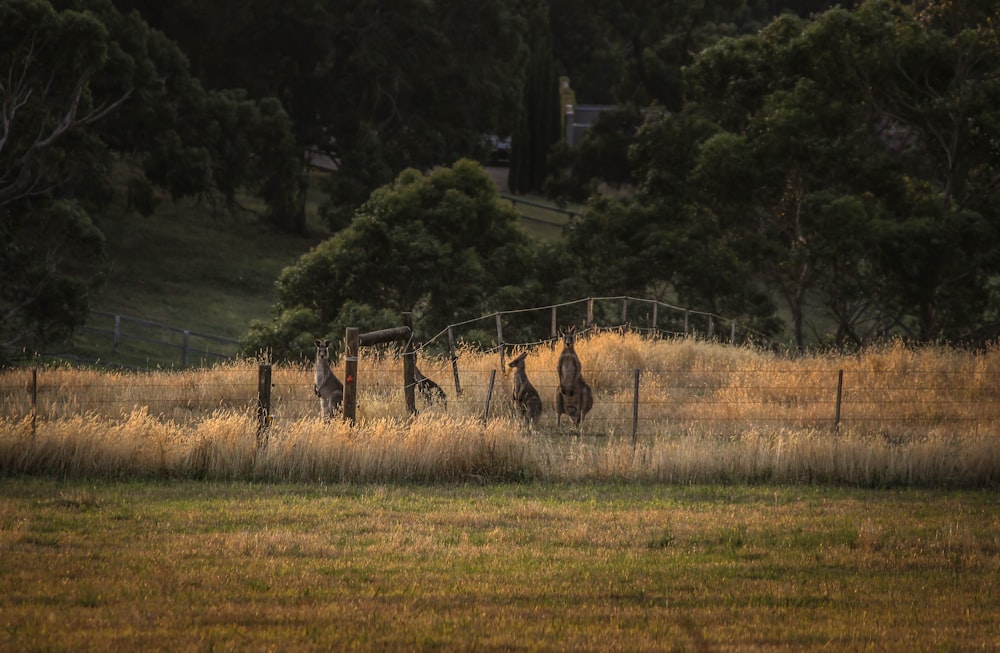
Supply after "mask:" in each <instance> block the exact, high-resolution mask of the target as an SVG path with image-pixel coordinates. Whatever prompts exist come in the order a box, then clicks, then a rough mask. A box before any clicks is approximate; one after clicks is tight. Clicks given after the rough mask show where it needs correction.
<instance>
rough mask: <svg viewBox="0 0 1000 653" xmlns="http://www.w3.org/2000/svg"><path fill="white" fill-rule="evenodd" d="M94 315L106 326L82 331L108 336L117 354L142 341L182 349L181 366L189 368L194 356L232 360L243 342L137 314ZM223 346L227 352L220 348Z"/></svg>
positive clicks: (90, 327) (91, 313)
mask: <svg viewBox="0 0 1000 653" xmlns="http://www.w3.org/2000/svg"><path fill="white" fill-rule="evenodd" d="M90 315H91V316H94V317H97V318H100V319H102V320H104V321H105V322H104V323H105V324H107V326H104V327H101V326H93V325H90V324H88V325H85V326H83V327H81V331H83V332H85V333H90V334H94V335H98V336H104V337H106V338H107V339H108V340H109V341H110V344H111V351H112V353H114V354H120V353H121V352H122V345H123V344H126V343H130V342H131V343H141V344H143V345H149V346H152V347H154V348H156V349H165V350H167V351H171V352H180V356H181V367H188V366H189V365H190V364H191V363H192V361H193V360H194V359H199V360H201V361H208V362H215V361H219V360H232V359H233V358H235V357H236V355H237V353H238V348H239V344H240V341H239V340H236V339H235V338H226V337H224V336H216V335H211V334H207V333H199V332H197V331H192V330H190V329H185V328H182V327H176V326H170V325H166V324H160V323H159V322H153V321H152V320H146V319H142V318H137V317H129V316H126V315H120V314H116V313H107V312H105V311H91V312H90ZM219 345H223V347H221V348H223V349H226V351H218V349H220V347H219Z"/></svg>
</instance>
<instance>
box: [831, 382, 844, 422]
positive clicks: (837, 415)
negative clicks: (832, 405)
mask: <svg viewBox="0 0 1000 653" xmlns="http://www.w3.org/2000/svg"><path fill="white" fill-rule="evenodd" d="M843 395H844V370H840V371H839V372H837V407H836V412H835V413H834V416H833V429H834V430H835V431H836V432H837V433H840V400H841V398H842V397H843Z"/></svg>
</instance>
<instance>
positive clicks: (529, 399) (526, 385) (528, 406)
mask: <svg viewBox="0 0 1000 653" xmlns="http://www.w3.org/2000/svg"><path fill="white" fill-rule="evenodd" d="M527 355H528V352H524V353H523V354H521V355H520V356H518V357H517V358H515V359H514V360H512V361H511V362H510V364H509V365H508V367H513V368H514V369H515V372H514V406H515V407H516V408H517V409H518V411H520V413H521V417H523V418H524V419H525V420H526V421H527V422H528V424H529V425H530V424H533V423H534V421H535V420H536V419H538V417H539V415H541V414H542V398H541V397H540V396H538V390H535V386H533V385H531V381H529V380H528V375H527V374H526V373H525V371H524V357H525V356H527Z"/></svg>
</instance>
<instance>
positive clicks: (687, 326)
mask: <svg viewBox="0 0 1000 653" xmlns="http://www.w3.org/2000/svg"><path fill="white" fill-rule="evenodd" d="M690 324H691V311H689V310H688V309H686V308H685V309H684V335H687V334H688V331H689V329H690Z"/></svg>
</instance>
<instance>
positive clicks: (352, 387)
mask: <svg viewBox="0 0 1000 653" xmlns="http://www.w3.org/2000/svg"><path fill="white" fill-rule="evenodd" d="M357 408H358V327H347V332H346V335H345V345H344V421H346V422H348V423H349V424H350V425H351V426H354V417H355V416H356V415H357Z"/></svg>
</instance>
